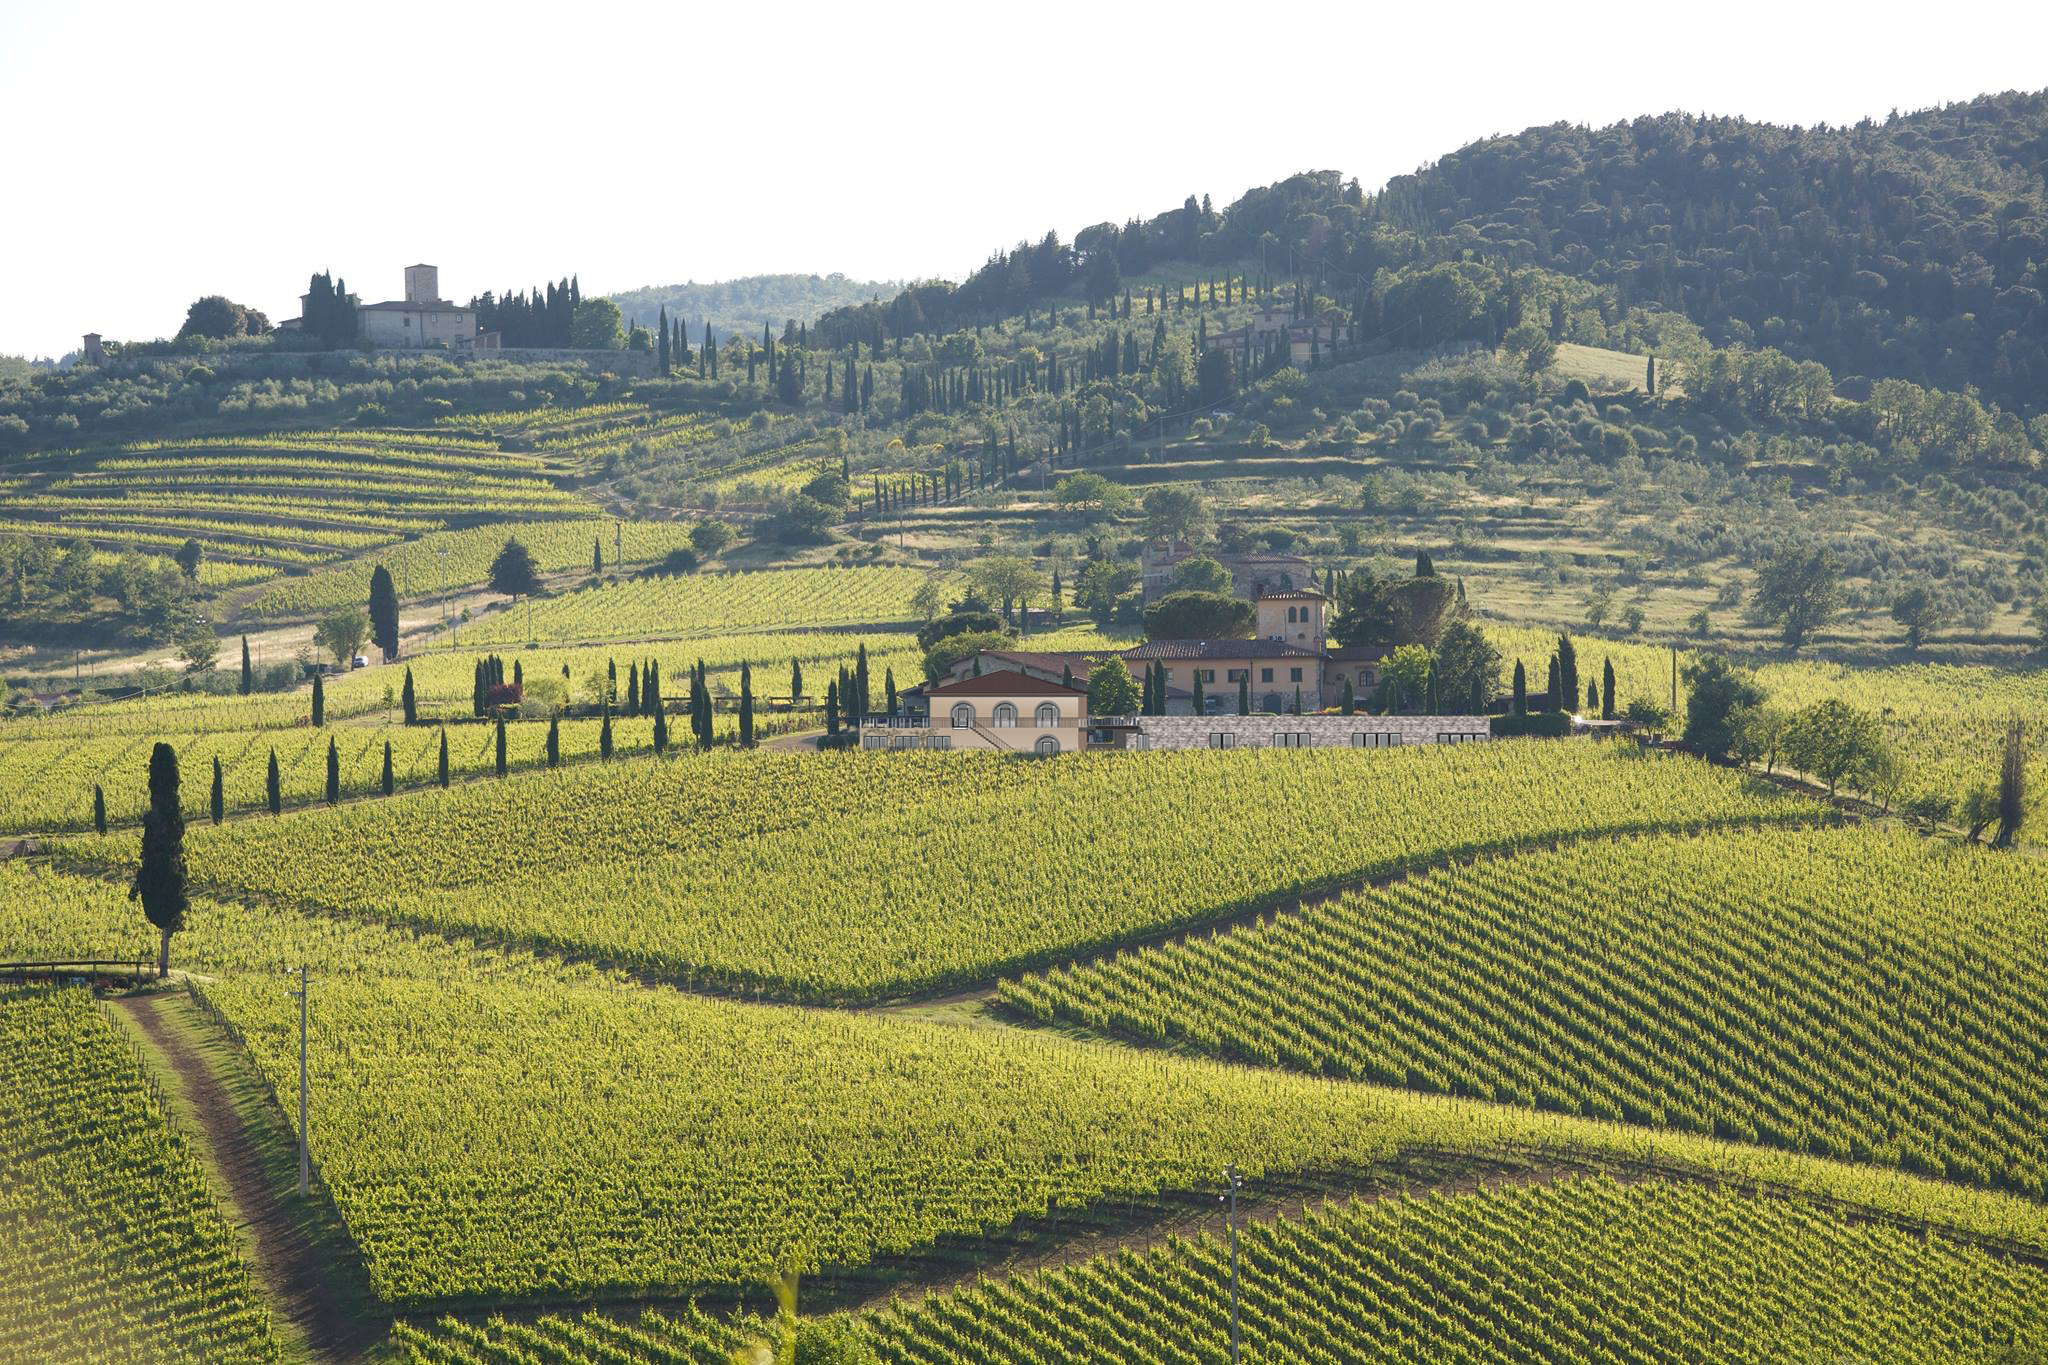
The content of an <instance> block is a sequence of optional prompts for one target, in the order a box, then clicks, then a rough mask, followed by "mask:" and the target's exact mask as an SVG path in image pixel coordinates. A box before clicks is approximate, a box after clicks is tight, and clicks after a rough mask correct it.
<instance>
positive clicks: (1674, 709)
mask: <svg viewBox="0 0 2048 1365" xmlns="http://www.w3.org/2000/svg"><path fill="white" fill-rule="evenodd" d="M1671 715H1672V717H1673V720H1672V723H1673V724H1674V725H1675V724H1677V719H1676V718H1677V715H1678V646H1677V645H1673V646H1671Z"/></svg>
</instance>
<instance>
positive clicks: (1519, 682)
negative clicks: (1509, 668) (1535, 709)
mask: <svg viewBox="0 0 2048 1365" xmlns="http://www.w3.org/2000/svg"><path fill="white" fill-rule="evenodd" d="M1513 713H1514V714H1515V715H1518V716H1526V715H1528V714H1529V672H1528V670H1527V669H1525V668H1523V667H1522V661H1521V660H1520V659H1517V660H1515V691H1514V702H1513Z"/></svg>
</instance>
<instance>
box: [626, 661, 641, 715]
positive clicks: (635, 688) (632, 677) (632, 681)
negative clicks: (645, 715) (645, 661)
mask: <svg viewBox="0 0 2048 1365" xmlns="http://www.w3.org/2000/svg"><path fill="white" fill-rule="evenodd" d="M626 714H627V715H629V716H637V715H640V714H641V710H640V665H638V664H632V665H630V666H629V667H628V668H627V669H626Z"/></svg>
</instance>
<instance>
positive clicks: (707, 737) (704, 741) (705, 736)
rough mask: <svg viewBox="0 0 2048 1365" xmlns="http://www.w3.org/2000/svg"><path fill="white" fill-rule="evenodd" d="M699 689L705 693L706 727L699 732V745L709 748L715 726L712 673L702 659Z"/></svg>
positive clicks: (698, 673)
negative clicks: (707, 670)
mask: <svg viewBox="0 0 2048 1365" xmlns="http://www.w3.org/2000/svg"><path fill="white" fill-rule="evenodd" d="M697 690H698V691H699V692H701V693H703V694H704V720H703V727H704V728H703V729H702V730H701V731H699V732H698V735H697V747H698V748H700V749H709V748H710V747H711V736H712V728H713V726H712V714H711V675H710V674H709V673H707V672H706V671H705V668H704V661H703V660H702V659H699V660H697Z"/></svg>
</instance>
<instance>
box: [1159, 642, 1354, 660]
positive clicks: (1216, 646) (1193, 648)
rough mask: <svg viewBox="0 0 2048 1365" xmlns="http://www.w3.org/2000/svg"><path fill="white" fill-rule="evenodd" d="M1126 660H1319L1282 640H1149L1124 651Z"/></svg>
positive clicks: (1317, 654)
mask: <svg viewBox="0 0 2048 1365" xmlns="http://www.w3.org/2000/svg"><path fill="white" fill-rule="evenodd" d="M1124 657H1125V658H1126V659H1140V660H1143V659H1286V658H1293V659H1320V658H1321V657H1322V654H1321V653H1320V652H1319V651H1317V650H1313V649H1310V648H1308V647H1307V646H1306V645H1290V644H1288V643H1287V642H1286V641H1284V640H1150V641H1147V642H1146V643H1144V644H1142V645H1139V646H1138V647H1137V648H1136V649H1127V650H1125V651H1124Z"/></svg>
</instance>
